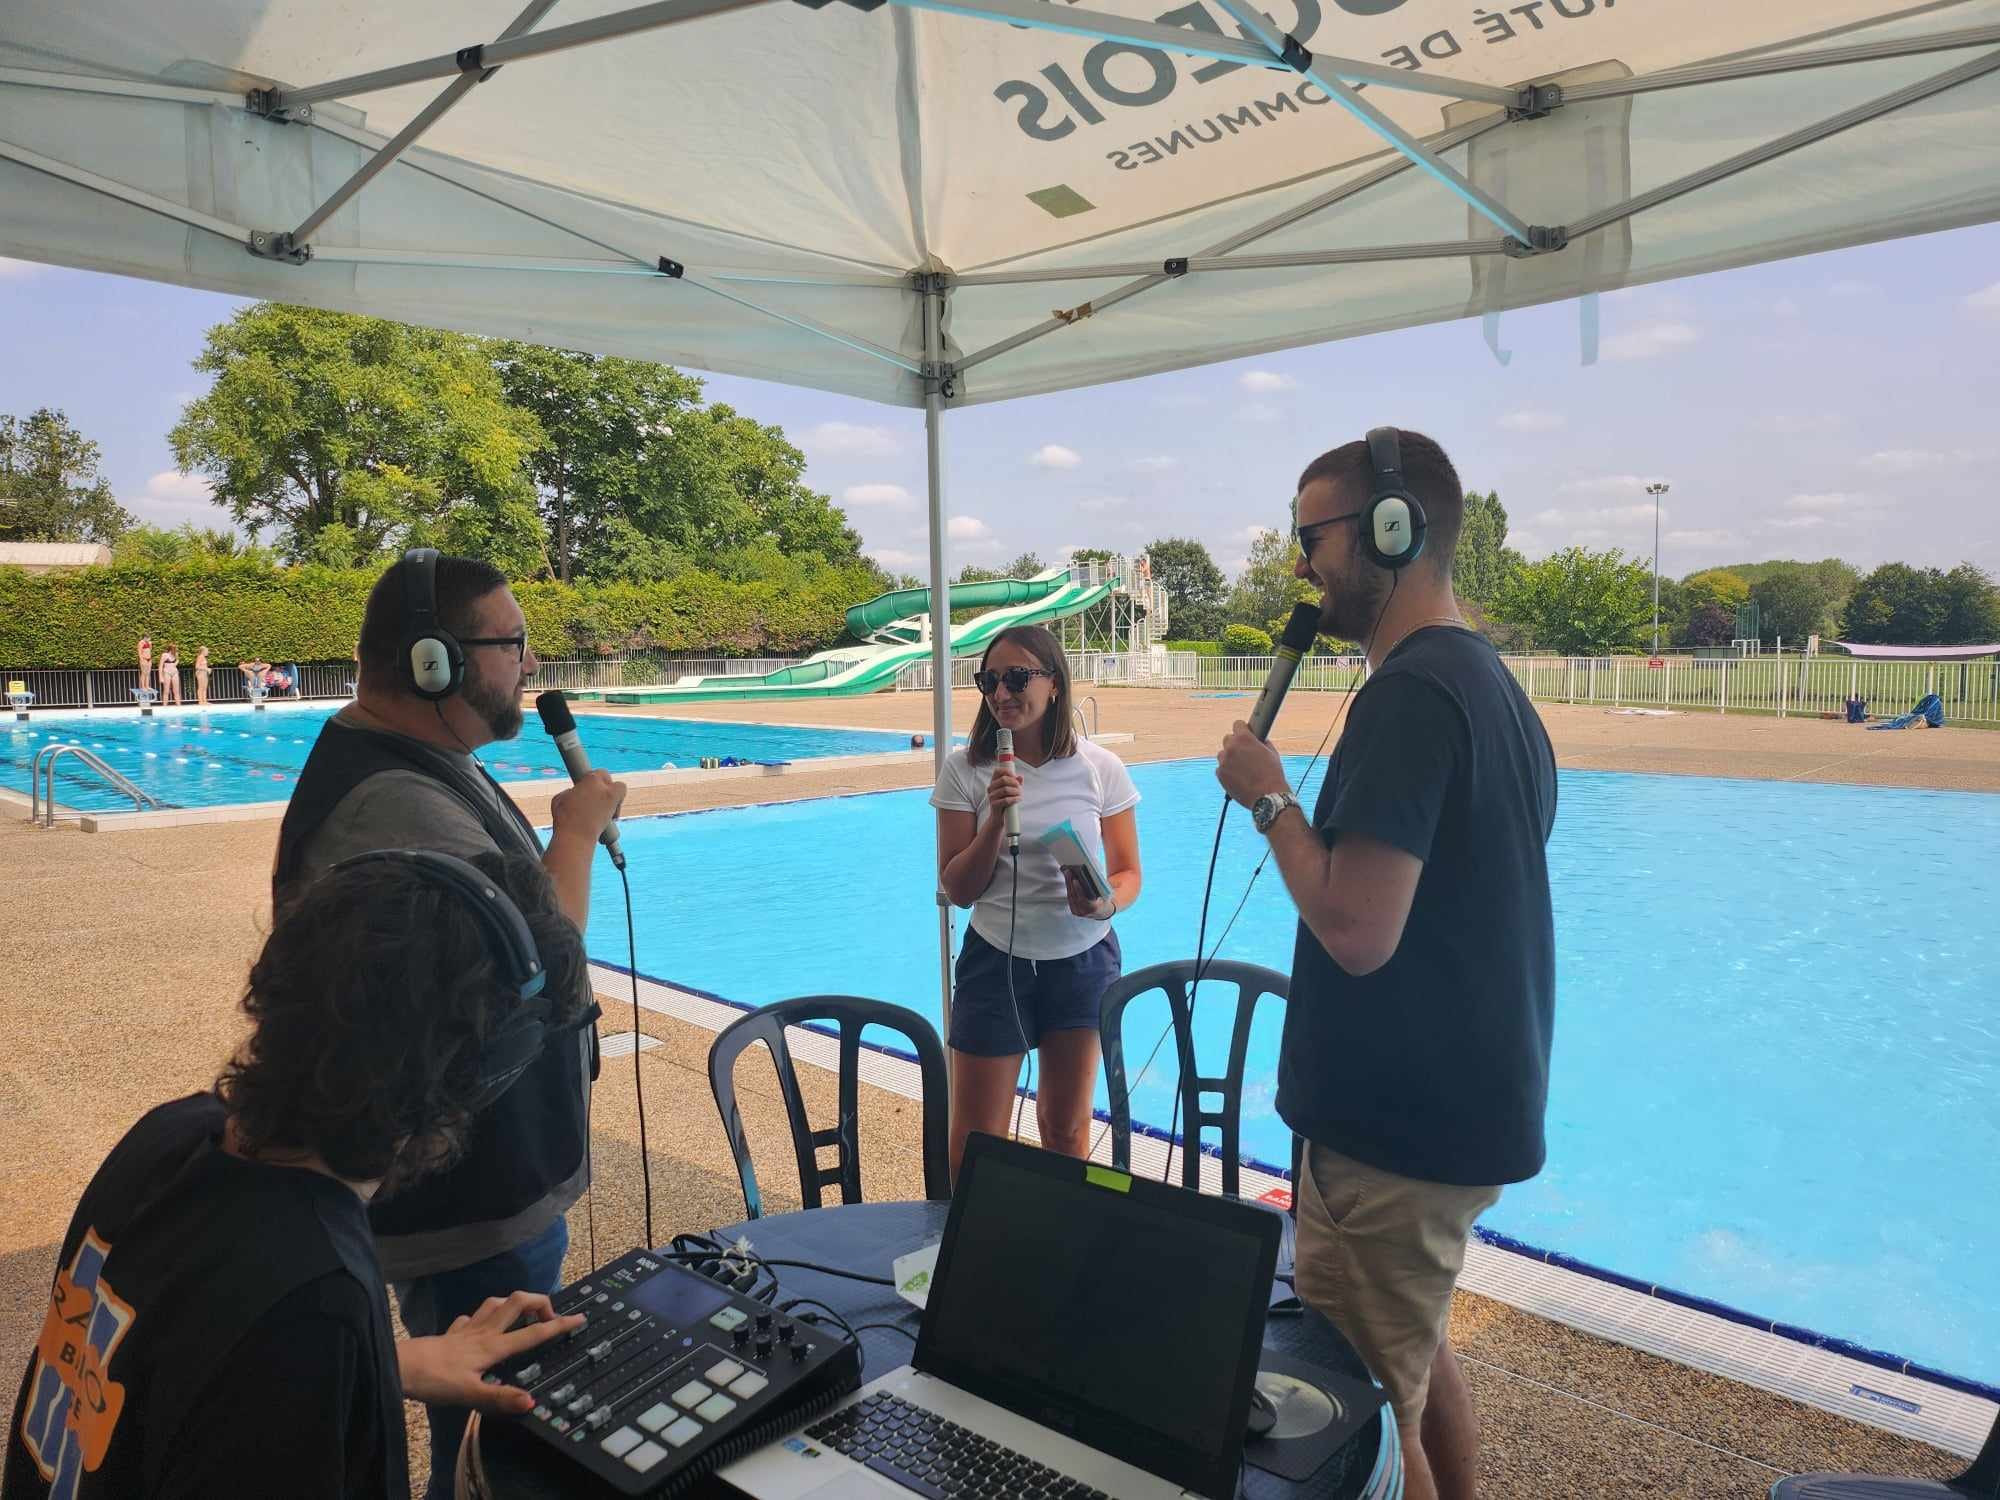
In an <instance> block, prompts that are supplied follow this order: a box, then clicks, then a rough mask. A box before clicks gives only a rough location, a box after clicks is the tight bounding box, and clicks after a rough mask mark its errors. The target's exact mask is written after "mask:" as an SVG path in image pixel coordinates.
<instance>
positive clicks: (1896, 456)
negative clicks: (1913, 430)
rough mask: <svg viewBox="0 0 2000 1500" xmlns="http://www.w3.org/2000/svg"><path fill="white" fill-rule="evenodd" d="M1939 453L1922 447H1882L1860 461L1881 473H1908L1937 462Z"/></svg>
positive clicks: (1926, 467)
mask: <svg viewBox="0 0 2000 1500" xmlns="http://www.w3.org/2000/svg"><path fill="white" fill-rule="evenodd" d="M1939 459H1940V455H1938V454H1936V453H1933V452H1930V451H1929V450H1928V449H1923V448H1884V449H1881V450H1880V451H1879V452H1875V453H1871V454H1869V455H1868V456H1867V457H1866V458H1864V459H1862V460H1861V462H1862V463H1864V464H1866V465H1867V466H1868V467H1869V468H1871V469H1874V470H1877V471H1878V472H1880V473H1883V474H1910V473H1914V472H1915V471H1916V470H1918V469H1928V468H1929V467H1930V466H1931V465H1932V464H1935V463H1937V462H1939Z"/></svg>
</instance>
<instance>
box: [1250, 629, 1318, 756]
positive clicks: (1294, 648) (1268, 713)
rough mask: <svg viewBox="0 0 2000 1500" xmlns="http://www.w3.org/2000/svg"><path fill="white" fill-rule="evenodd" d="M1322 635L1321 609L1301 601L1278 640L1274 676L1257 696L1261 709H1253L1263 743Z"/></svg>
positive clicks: (1255, 728)
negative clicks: (1302, 660)
mask: <svg viewBox="0 0 2000 1500" xmlns="http://www.w3.org/2000/svg"><path fill="white" fill-rule="evenodd" d="M1318 634H1319V606H1318V605H1317V604H1312V603H1308V602H1306V601H1305V600H1301V601H1300V602H1299V603H1297V604H1294V605H1293V606H1292V617H1291V618H1290V619H1289V620H1287V621H1285V633H1284V635H1283V636H1282V637H1280V638H1279V641H1278V653H1277V656H1276V658H1275V659H1274V660H1273V661H1272V662H1271V675H1270V676H1269V677H1266V678H1265V679H1264V691H1263V692H1261V693H1259V694H1258V695H1257V706H1256V707H1255V708H1253V709H1251V710H1250V732H1251V733H1252V734H1254V735H1256V736H1257V738H1258V739H1260V740H1268V739H1269V738H1270V737H1271V725H1272V723H1273V722H1274V721H1275V720H1276V719H1277V717H1278V709H1279V708H1280V707H1281V706H1282V705H1283V704H1284V701H1285V694H1286V693H1288V692H1290V691H1291V690H1292V674H1293V673H1294V672H1296V671H1298V669H1299V659H1300V658H1301V657H1303V656H1304V655H1305V654H1306V652H1308V651H1310V650H1311V649H1312V643H1313V638H1314V637H1315V636H1317V635H1318Z"/></svg>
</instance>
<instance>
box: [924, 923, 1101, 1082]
mask: <svg viewBox="0 0 2000 1500" xmlns="http://www.w3.org/2000/svg"><path fill="white" fill-rule="evenodd" d="M1124 967H1125V956H1124V954H1123V953H1121V952H1120V951H1119V948H1118V934H1117V933H1115V932H1107V933H1105V935H1104V938H1103V941H1101V942H1100V943H1098V944H1097V946H1096V947H1094V948H1086V949H1084V951H1083V952H1081V953H1079V954H1076V955H1075V956H1074V957H1071V958H1043V959H1032V958H1017V959H1015V960H1014V994H1013V998H1012V1000H1011V1001H1010V999H1009V998H1008V994H1007V955H1006V953H1005V951H1003V950H1002V949H999V948H996V947H994V946H993V945H992V944H991V943H989V942H987V941H986V939H985V938H983V937H981V936H980V935H979V934H978V933H977V932H975V931H974V930H972V929H971V928H969V927H968V928H967V929H966V932H965V945H964V946H963V947H962V948H960V949H959V950H958V967H957V969H956V970H955V971H954V973H953V983H952V992H951V1037H950V1042H951V1045H952V1046H953V1047H955V1048H956V1049H957V1050H958V1051H960V1052H967V1053H970V1054H972V1055H973V1056H974V1057H1013V1056H1016V1055H1017V1054H1019V1053H1020V1052H1021V1051H1022V1047H1021V1033H1022V1032H1023V1031H1025V1032H1026V1033H1027V1035H1028V1040H1029V1043H1030V1045H1039V1044H1040V1042H1041V1040H1042V1038H1043V1037H1044V1036H1046V1035H1047V1034H1048V1033H1049V1032H1051V1031H1095V1030H1097V1017H1098V1011H1099V1006H1100V1002H1102V1000H1103V999H1104V992H1105V991H1106V990H1108V989H1110V988H1111V986H1112V985H1113V984H1114V983H1115V982H1116V981H1117V979H1118V976H1119V974H1120V973H1122V972H1123V971H1124ZM1016 1002H1018V1003H1019V1005H1020V1007H1021V1019H1020V1023H1019V1025H1018V1026H1017V1025H1016V1024H1015V1020H1014V1005H1015V1003H1016Z"/></svg>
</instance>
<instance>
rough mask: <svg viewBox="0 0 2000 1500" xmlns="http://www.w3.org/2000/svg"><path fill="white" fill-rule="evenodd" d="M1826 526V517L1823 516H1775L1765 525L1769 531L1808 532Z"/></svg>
mask: <svg viewBox="0 0 2000 1500" xmlns="http://www.w3.org/2000/svg"><path fill="white" fill-rule="evenodd" d="M1824 525H1826V517H1825V516H1821V515H1803V516H1773V517H1772V518H1771V519H1770V520H1768V521H1766V522H1765V523H1764V528H1765V530H1767V531H1806V530H1810V529H1811V528H1812V527H1814V526H1824Z"/></svg>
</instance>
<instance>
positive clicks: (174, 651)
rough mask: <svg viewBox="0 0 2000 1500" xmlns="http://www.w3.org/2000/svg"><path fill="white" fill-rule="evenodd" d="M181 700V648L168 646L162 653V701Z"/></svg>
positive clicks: (176, 701)
mask: <svg viewBox="0 0 2000 1500" xmlns="http://www.w3.org/2000/svg"><path fill="white" fill-rule="evenodd" d="M180 701H181V648H180V647H179V646H168V647H167V649H166V650H164V651H162V652H161V653H160V702H162V703H178V702H180Z"/></svg>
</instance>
